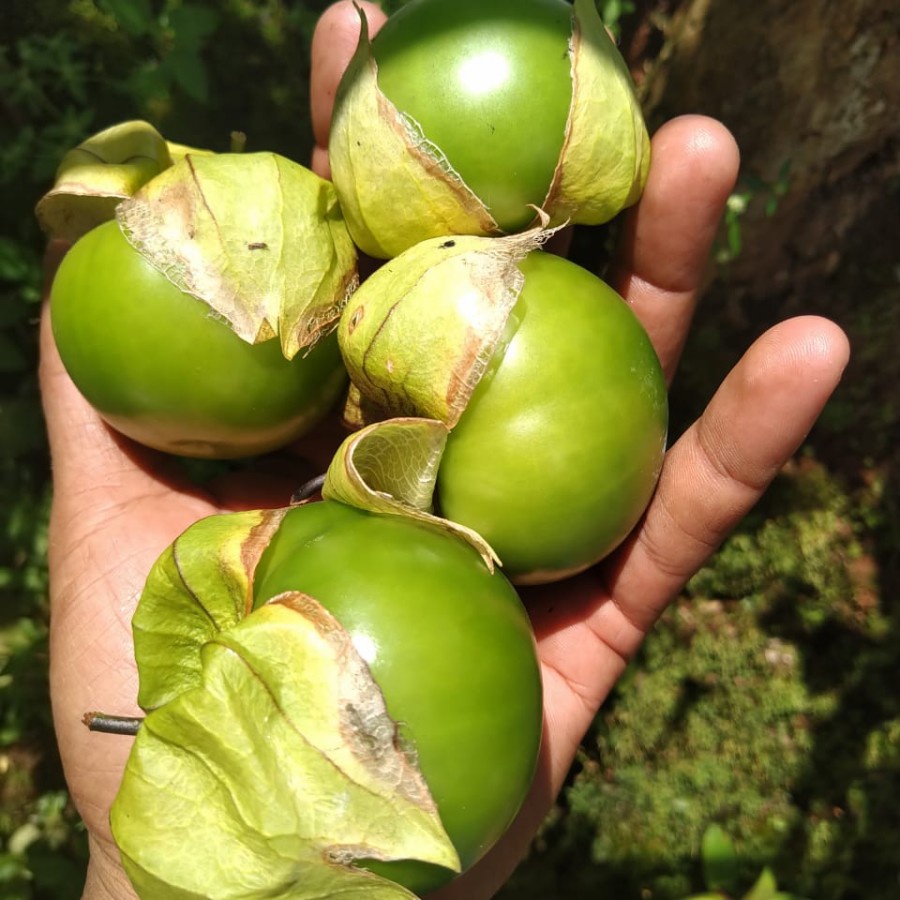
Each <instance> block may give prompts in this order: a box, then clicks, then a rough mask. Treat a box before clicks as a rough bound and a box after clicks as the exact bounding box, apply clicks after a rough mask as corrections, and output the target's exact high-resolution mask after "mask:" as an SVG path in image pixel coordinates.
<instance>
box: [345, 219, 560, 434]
mask: <svg viewBox="0 0 900 900" xmlns="http://www.w3.org/2000/svg"><path fill="white" fill-rule="evenodd" d="M551 233H552V232H549V231H545V230H543V229H533V230H532V231H528V232H523V233H522V234H519V235H511V236H508V237H504V238H485V237H474V236H471V235H463V236H457V237H454V238H435V239H432V240H428V241H423V242H422V243H420V244H417V245H416V246H415V247H412V248H410V249H409V250H407V251H406V252H404V253H402V254H401V255H400V256H398V257H396V258H395V259H393V260H391V261H390V262H389V263H387V264H386V265H384V266H382V267H381V269H379V270H378V271H377V272H376V273H375V274H374V275H372V276H371V277H370V278H369V279H368V280H367V281H366V282H364V284H363V285H362V286H361V287H360V288H359V290H358V291H357V292H356V294H354V296H353V297H352V299H351V301H350V303H349V304H348V305H347V307H346V308H345V309H344V312H343V313H342V315H341V320H340V322H339V324H338V344H339V345H340V347H341V353H342V355H343V357H344V363H345V365H346V367H347V371H348V372H349V374H350V378H351V381H352V382H353V385H354V387H355V388H356V390H357V391H358V392H359V394H361V395H362V397H363V398H365V399H366V400H367V401H369V404H368V405H369V406H374V407H375V408H376V409H378V410H380V411H381V412H383V413H384V415H387V416H421V417H424V418H431V419H437V420H438V421H440V422H443V423H444V424H445V425H446V426H447V427H448V428H452V427H453V426H454V425H455V424H456V422H457V421H458V420H459V417H460V415H462V412H463V410H464V409H465V408H466V405H467V403H468V402H469V398H470V397H471V396H472V392H473V391H474V390H475V386H476V385H477V384H478V381H479V380H480V378H481V377H482V375H483V374H484V372H485V369H486V367H487V366H488V363H489V362H490V360H491V358H492V356H493V355H494V352H495V350H496V348H497V346H498V343H499V341H500V339H501V337H502V335H503V333H504V329H505V327H506V322H507V319H508V317H509V314H510V312H511V310H512V308H513V307H514V306H515V304H516V301H517V300H518V297H519V294H520V293H521V290H522V286H523V284H524V281H525V278H524V276H523V275H522V273H521V271H520V270H519V268H518V266H517V263H518V262H519V261H520V260H521V259H523V258H524V257H525V256H526V255H527V254H528V253H529V252H531V251H532V250H534V249H536V248H537V247H539V246H540V245H541V244H542V243H543V242H544V241H545V240H546V239H547V238H548V237H549V236H550V234H551ZM356 399H357V402H355V403H354V406H353V409H352V414H353V415H356V416H358V415H360V414H363V415H364V414H365V413H366V404H362V403H359V402H358V398H356Z"/></svg>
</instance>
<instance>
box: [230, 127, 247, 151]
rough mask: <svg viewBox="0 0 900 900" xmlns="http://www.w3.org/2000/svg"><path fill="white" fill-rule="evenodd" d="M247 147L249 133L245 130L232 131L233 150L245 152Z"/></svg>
mask: <svg viewBox="0 0 900 900" xmlns="http://www.w3.org/2000/svg"><path fill="white" fill-rule="evenodd" d="M246 147H247V135H246V134H245V133H244V132H243V131H232V132H231V152H232V153H243V152H244V150H245V149H246Z"/></svg>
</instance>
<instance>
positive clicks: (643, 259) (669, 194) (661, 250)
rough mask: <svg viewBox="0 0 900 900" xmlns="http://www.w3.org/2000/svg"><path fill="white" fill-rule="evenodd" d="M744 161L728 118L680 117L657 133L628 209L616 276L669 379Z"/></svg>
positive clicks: (611, 274)
mask: <svg viewBox="0 0 900 900" xmlns="http://www.w3.org/2000/svg"><path fill="white" fill-rule="evenodd" d="M739 164H740V154H739V153H738V148H737V144H736V143H735V140H734V138H733V137H732V136H731V133H730V132H729V131H728V129H726V128H725V126H724V125H722V124H721V123H720V122H717V121H716V120H715V119H710V118H707V117H705V116H681V117H679V118H677V119H672V120H671V121H669V122H667V123H666V124H665V125H663V126H662V127H661V128H660V129H659V130H658V131H657V132H656V134H655V135H654V136H653V141H652V156H651V162H650V173H649V175H648V178H647V185H646V187H645V189H644V193H643V195H642V197H641V199H640V201H639V202H638V203H637V205H636V206H634V207H633V208H632V209H630V210H629V211H628V213H627V214H626V218H625V222H624V227H623V231H622V238H621V241H620V244H619V247H618V249H617V253H616V257H615V259H614V261H613V265H612V268H611V270H610V272H609V281H610V283H611V284H612V286H613V287H614V288H616V290H617V291H618V292H619V293H620V294H621V295H622V296H623V297H624V298H625V300H626V301H627V302H628V303H629V304H630V305H631V308H632V309H633V310H634V311H635V313H636V314H637V316H638V318H639V319H640V320H641V322H642V323H643V325H644V328H645V329H646V330H647V332H648V334H649V335H650V339H651V340H652V341H653V346H654V347H655V348H656V352H657V354H658V355H659V358H660V362H661V363H662V366H663V369H664V371H665V373H666V378H667V380H668V381H671V380H672V376H673V374H674V371H675V367H676V366H677V364H678V358H679V356H680V355H681V350H682V347H683V345H684V340H685V338H686V336H687V332H688V328H689V326H690V322H691V318H692V317H693V313H694V308H695V306H696V303H697V296H698V293H699V292H700V289H701V287H702V286H703V282H704V281H705V279H706V277H707V274H708V264H709V258H710V251H711V249H712V244H713V240H714V239H715V236H716V231H717V230H718V227H719V222H720V221H721V219H722V214H723V212H724V210H725V203H726V201H727V200H728V196H729V194H730V193H731V191H732V190H733V188H734V183H735V181H736V179H737V174H738V166H739Z"/></svg>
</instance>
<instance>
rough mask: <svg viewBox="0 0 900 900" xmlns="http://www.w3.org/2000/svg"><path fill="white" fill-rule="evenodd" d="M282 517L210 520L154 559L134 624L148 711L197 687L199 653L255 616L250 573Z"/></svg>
mask: <svg viewBox="0 0 900 900" xmlns="http://www.w3.org/2000/svg"><path fill="white" fill-rule="evenodd" d="M283 515H284V510H272V511H264V510H253V511H250V512H239V513H229V514H223V515H218V516H209V517H207V518H205V519H201V520H200V521H199V522H196V523H195V524H194V525H192V526H191V527H190V528H188V529H187V530H186V531H185V532H184V533H183V534H181V536H180V537H178V538H177V539H176V540H175V541H174V542H173V543H172V544H171V545H170V546H169V547H168V548H167V549H166V551H165V552H164V553H163V554H162V555H161V556H160V557H159V559H158V560H157V561H156V563H155V564H154V566H153V568H152V569H151V570H150V574H149V575H148V577H147V581H146V583H145V585H144V591H143V593H142V594H141V598H140V601H139V603H138V606H137V609H136V611H135V614H134V617H133V619H132V629H133V631H134V656H135V661H136V662H137V668H138V675H139V678H140V690H139V692H138V703H139V704H140V706H141V707H142V708H143V709H145V710H151V709H155V708H157V707H159V706H162V705H163V704H164V703H168V702H169V701H170V700H172V699H174V698H175V697H177V696H178V695H179V694H182V693H184V692H185V691H187V690H190V689H191V688H193V687H196V686H197V685H198V684H199V683H200V677H201V671H202V663H201V659H200V651H201V648H202V647H203V646H204V644H206V643H207V642H209V641H211V640H214V639H215V638H216V637H217V636H218V634H219V633H220V632H221V631H223V630H225V629H227V628H230V627H232V626H233V625H236V624H237V623H238V622H240V621H241V620H242V619H243V618H244V617H245V616H246V615H247V614H248V613H249V612H250V609H251V608H252V596H251V592H252V588H251V578H252V573H253V571H254V570H255V568H256V563H257V562H258V560H259V557H260V556H261V555H262V552H263V550H265V548H266V545H267V544H268V542H269V538H270V536H271V535H272V534H273V533H274V532H275V531H276V530H277V529H278V526H279V525H280V524H281V519H282V517H283ZM210 548H215V549H214V550H211V549H210Z"/></svg>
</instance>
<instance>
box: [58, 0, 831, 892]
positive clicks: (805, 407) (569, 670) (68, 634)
mask: <svg viewBox="0 0 900 900" xmlns="http://www.w3.org/2000/svg"><path fill="white" fill-rule="evenodd" d="M362 5H364V6H366V9H367V13H368V15H369V20H370V22H371V23H373V25H377V24H379V23H380V22H381V21H383V16H382V15H381V13H380V12H379V11H378V10H377V8H376V7H374V6H372V5H370V4H365V3H364V4H362ZM357 29H358V16H357V14H356V11H355V10H354V8H353V6H352V4H351V3H349V2H342V3H340V4H338V5H336V6H334V7H332V8H331V9H329V10H328V11H327V12H326V13H325V15H324V16H323V17H322V20H321V21H320V23H319V27H318V29H317V31H316V35H315V38H314V43H313V69H312V103H313V106H312V115H313V126H314V131H315V136H316V143H317V148H316V150H315V154H314V165H315V167H316V169H317V171H318V172H319V173H320V174H325V173H327V155H326V151H325V150H324V148H325V147H326V146H327V136H328V123H329V121H330V111H331V106H332V102H333V98H334V92H335V89H336V87H337V83H338V81H339V79H340V75H341V72H342V71H343V69H344V67H345V66H346V64H347V61H348V59H349V57H350V55H351V54H352V52H353V49H354V47H355V45H356V40H357ZM737 169H738V152H737V148H736V146H735V143H734V140H733V139H732V137H731V135H730V134H729V133H728V132H727V131H726V130H725V129H724V128H723V127H722V126H721V125H720V124H718V123H716V122H714V121H710V120H709V119H705V118H700V117H686V118H680V119H676V120H674V121H671V122H669V123H668V124H667V125H665V126H663V127H662V128H661V129H660V130H659V131H658V132H657V134H656V135H655V136H654V142H653V163H652V165H651V170H650V175H649V179H648V184H647V188H646V191H645V193H644V196H643V197H642V199H641V201H640V203H639V204H638V205H637V206H636V207H634V208H633V209H632V210H630V211H629V213H628V215H627V219H626V223H625V227H624V230H623V238H622V243H621V245H620V246H619V248H618V251H617V255H616V259H615V262H614V265H613V267H612V270H611V271H610V273H609V277H610V278H611V280H612V283H613V285H614V286H615V287H616V289H617V290H618V291H619V292H620V293H621V294H622V295H623V297H624V298H625V299H626V301H627V302H628V303H629V304H630V305H631V307H632V309H633V310H634V311H635V313H636V314H637V315H638V317H639V318H640V319H641V321H642V322H643V324H644V326H645V327H646V328H647V330H648V332H649V334H650V336H651V339H652V340H653V343H654V346H655V348H656V350H657V353H658V354H659V356H660V359H661V360H662V364H663V368H664V370H665V372H666V374H667V376H668V377H669V378H671V377H672V376H673V375H674V372H675V368H676V365H677V362H678V357H679V355H680V352H681V349H682V346H683V344H684V340H685V336H686V334H687V330H688V326H689V324H690V320H691V317H692V314H693V311H694V307H695V302H696V298H697V292H698V289H699V287H700V284H701V282H702V280H703V276H704V272H705V267H706V261H707V259H708V255H709V250H710V246H711V244H712V240H713V237H714V235H715V233H716V229H717V225H718V222H719V220H720V217H721V215H722V212H723V209H724V204H725V200H726V198H727V197H728V195H729V193H730V192H731V190H732V188H733V185H734V182H735V178H736V175H737ZM52 256H53V253H51V260H52ZM848 353H849V349H848V345H847V340H846V337H845V336H844V334H843V332H842V331H841V330H840V329H839V328H838V327H837V326H836V325H834V324H833V323H831V322H829V321H827V320H825V319H821V318H818V317H800V318H795V319H791V320H788V321H785V322H782V323H779V324H777V325H775V326H774V327H773V328H771V329H770V330H769V331H767V332H766V333H765V334H763V335H762V336H761V337H760V338H759V339H758V340H757V341H756V342H755V343H754V344H753V345H752V346H751V347H750V348H749V349H748V350H747V352H746V354H745V355H744V357H743V358H742V359H741V360H740V361H739V362H738V363H737V365H736V366H735V368H734V369H733V370H732V372H731V373H730V374H729V375H728V376H727V377H726V379H725V381H724V382H723V384H722V385H721V386H720V388H719V389H718V391H717V392H716V394H715V395H714V397H713V398H712V399H711V400H710V402H709V405H708V407H707V408H706V410H705V411H704V413H703V415H702V416H701V418H700V419H699V420H698V421H697V422H696V423H694V424H693V425H692V426H691V427H690V428H689V429H687V431H686V432H685V433H684V434H683V435H682V436H681V437H680V438H679V440H678V441H677V443H675V444H674V446H673V447H672V448H671V449H670V450H669V452H668V454H667V456H666V461H665V464H664V467H663V471H662V475H661V477H660V481H659V485H658V488H657V491H656V494H655V495H654V498H653V500H652V502H651V504H650V506H649V508H648V510H647V512H646V514H645V516H644V518H643V519H642V521H641V522H640V524H639V525H638V527H637V528H636V530H635V531H634V532H633V533H632V534H631V535H630V536H629V538H628V539H627V540H626V542H625V543H624V544H623V545H622V546H621V547H620V548H619V549H618V550H617V551H616V553H615V554H614V555H613V556H612V557H611V558H609V559H608V560H607V561H606V562H605V563H604V564H603V565H601V566H599V567H595V568H593V569H591V570H589V571H588V572H586V573H585V574H584V575H582V576H579V577H578V578H576V579H573V580H571V581H568V582H564V583H561V584H558V585H555V586H549V587H545V588H540V589H535V590H532V591H528V592H527V593H526V595H525V596H526V601H527V605H528V608H529V611H530V613H531V618H532V624H533V626H534V628H535V631H536V634H537V639H538V647H539V652H540V656H541V661H542V667H543V680H544V692H545V732H544V744H543V748H542V753H541V758H540V762H539V769H538V775H537V778H536V780H535V782H534V785H533V788H532V790H531V793H530V795H529V797H528V799H527V801H526V804H525V806H524V808H523V810H522V811H521V813H520V815H519V816H518V818H517V820H516V822H515V823H514V824H513V826H512V828H511V829H510V830H509V831H508V832H507V834H506V835H505V836H504V837H503V838H502V839H501V841H500V842H499V843H498V844H497V846H496V847H495V849H494V850H493V851H492V852H491V853H489V854H488V855H487V856H486V857H485V859H484V860H483V861H482V862H481V863H479V864H477V865H476V866H475V867H473V869H472V870H471V871H470V872H469V873H468V874H466V875H464V876H462V877H461V878H460V879H458V880H457V881H455V882H454V883H453V884H451V885H450V886H448V887H446V888H443V889H441V890H440V891H439V892H437V893H435V894H433V895H432V896H434V897H438V898H440V900H484V898H488V897H490V896H492V895H493V894H494V893H495V892H496V891H497V890H498V888H499V887H500V886H501V885H502V884H503V883H504V882H505V881H506V879H507V878H508V877H509V874H510V872H511V871H512V870H513V868H514V867H515V866H516V865H517V863H518V862H519V861H520V860H521V858H522V856H523V855H524V854H525V852H526V850H527V847H528V845H529V842H530V841H531V839H532V837H533V835H534V833H535V830H536V829H537V827H538V826H539V824H540V823H541V821H542V820H543V818H544V816H545V815H546V813H547V811H548V809H549V807H550V805H551V804H552V802H553V799H554V798H555V796H556V794H557V793H558V791H559V790H560V788H561V786H562V783H563V780H564V778H565V776H566V774H567V773H568V771H569V769H570V766H571V764H572V761H573V759H574V755H575V752H576V750H577V748H578V745H579V742H580V740H581V738H582V737H583V736H584V734H585V732H586V730H587V729H588V727H589V726H590V723H591V721H592V720H593V718H594V715H595V714H596V712H597V709H598V708H599V706H600V704H601V703H602V702H603V700H604V698H605V697H606V696H607V694H608V693H609V691H610V689H611V688H612V687H613V685H614V684H615V683H616V681H617V679H618V678H619V677H620V676H621V674H622V672H623V671H624V669H625V667H626V665H627V663H628V661H629V660H630V659H631V658H632V657H633V656H634V654H635V653H636V652H637V650H638V648H639V646H640V644H641V642H642V640H643V638H644V636H645V635H646V633H647V631H648V630H649V629H650V628H651V627H652V626H653V624H654V622H655V621H656V619H657V618H658V616H659V615H660V614H661V613H662V611H663V610H664V609H665V607H666V606H667V604H668V603H669V602H670V601H671V600H672V599H673V598H674V597H675V596H676V595H677V594H678V592H679V590H680V589H681V587H682V585H683V584H684V583H685V581H686V580H687V579H688V578H689V577H690V576H691V575H692V574H693V573H694V572H696V571H697V569H698V568H699V567H700V566H701V565H702V564H703V563H704V562H705V561H706V560H707V559H708V558H709V556H710V555H711V554H712V553H713V552H714V551H715V549H716V548H717V547H718V546H719V544H720V543H721V541H722V540H723V539H724V538H725V536H726V535H727V534H728V533H729V532H730V531H731V530H732V529H733V528H734V527H735V525H737V524H738V522H740V520H741V519H742V518H743V516H744V515H745V514H746V513H747V512H748V511H749V510H750V509H751V508H752V507H753V505H754V504H755V503H756V501H757V500H758V499H759V497H760V496H761V494H762V493H763V491H764V490H765V489H766V487H767V486H768V484H769V483H770V481H771V480H772V478H774V476H775V475H776V474H777V473H778V471H779V470H780V469H781V467H782V466H783V465H784V463H785V462H786V460H787V459H789V458H790V456H791V455H792V454H793V453H794V452H795V450H796V449H797V447H798V446H799V445H800V443H801V442H802V441H803V439H804V437H805V436H806V433H807V431H808V430H809V428H810V427H811V426H812V424H813V423H814V422H815V420H816V418H817V417H818V415H819V413H820V412H821V410H822V407H823V406H824V404H825V402H826V401H827V399H828V397H829V396H830V394H831V392H832V391H833V389H834V387H835V386H836V384H837V383H838V381H839V379H840V375H841V372H842V371H843V369H844V367H845V365H846V363H847V358H848ZM41 383H42V387H43V397H44V409H45V412H46V418H47V426H48V433H49V438H50V446H51V452H52V454H53V477H54V504H53V510H52V516H51V526H50V548H49V551H50V579H51V595H52V596H51V648H50V649H51V662H50V678H51V695H52V702H53V714H54V721H55V724H56V733H57V737H58V740H59V747H60V752H61V755H62V759H63V765H64V768H65V774H66V778H67V780H68V784H69V788H70V791H71V794H72V797H73V799H74V801H75V803H76V805H77V807H78V810H79V812H80V813H81V815H82V817H83V818H84V821H85V824H86V826H87V829H88V832H89V836H90V848H91V860H90V864H89V868H88V878H87V884H86V887H85V892H84V897H85V898H86V900H128V898H131V897H133V896H134V894H133V892H132V891H131V888H130V887H129V885H128V883H127V880H126V878H125V876H124V873H123V871H122V869H121V867H120V865H119V862H118V856H117V853H116V849H115V846H114V845H113V843H112V840H111V837H110V833H109V827H108V812H109V806H110V803H111V802H112V798H113V797H114V795H115V792H116V790H117V788H118V785H119V783H120V780H121V776H122V770H123V767H124V765H125V760H126V757H127V755H128V752H129V748H130V743H131V741H130V739H129V738H125V737H120V736H115V735H98V734H94V733H91V732H88V731H87V729H86V728H85V727H84V725H83V724H82V722H81V717H82V714H83V713H84V712H85V711H86V710H91V709H102V710H105V711H111V712H117V713H120V714H132V715H136V714H138V713H139V710H138V709H137V708H136V705H135V696H136V692H137V686H136V674H135V670H134V663H133V647H132V642H131V629H130V620H131V615H132V613H133V611H134V606H135V603H136V601H137V597H138V595H139V593H140V590H141V586H142V584H143V581H144V579H145V577H146V575H147V572H148V571H149V569H150V566H151V565H152V563H153V561H154V560H155V559H156V557H157V556H158V555H159V554H160V553H161V552H162V550H164V549H165V547H166V546H167V545H168V544H169V543H170V542H171V541H172V540H173V539H174V538H175V537H176V536H177V535H178V534H179V533H180V532H181V531H183V530H184V529H185V528H186V527H187V526H188V525H190V524H191V523H192V522H194V521H196V520H197V519H198V518H200V517H201V516H205V515H209V514H211V513H215V512H220V511H223V510H231V509H250V508H258V507H263V506H280V505H284V503H285V500H286V498H287V497H289V496H290V493H291V492H292V491H293V490H294V489H295V488H296V486H297V484H298V482H302V481H303V479H304V477H305V475H304V472H309V471H310V468H311V469H312V470H313V471H316V470H320V468H319V467H320V466H321V465H322V464H323V463H324V461H325V460H326V459H327V458H328V457H329V456H330V450H331V446H332V445H333V441H334V440H336V439H337V434H334V435H332V438H331V439H330V440H323V441H322V442H321V445H320V446H313V445H312V444H311V443H309V442H307V443H306V444H305V445H304V446H303V447H301V448H299V452H300V453H302V454H304V455H305V456H307V457H313V458H314V461H313V464H312V466H311V467H310V466H306V467H304V466H302V465H301V464H300V462H299V461H298V460H294V461H292V462H291V464H290V465H289V466H287V468H286V470H285V467H283V466H279V465H278V464H277V463H276V462H275V461H273V464H272V467H271V468H270V469H268V470H260V469H257V470H256V471H254V472H250V473H243V474H240V475H235V476H233V477H230V478H224V479H221V480H219V481H217V482H215V483H213V484H211V485H208V487H207V489H206V490H202V491H201V490H199V489H197V488H195V487H192V486H191V485H189V484H187V483H185V482H184V481H183V480H180V479H179V477H178V474H177V471H178V470H177V469H175V468H174V467H173V466H172V464H171V462H170V461H168V460H167V459H166V458H165V457H163V456H161V455H160V454H157V453H154V452H151V451H144V450H141V449H140V448H137V447H135V446H134V445H132V444H130V443H128V442H127V441H122V440H119V439H117V438H116V437H115V436H114V435H113V434H112V432H111V431H110V430H109V429H108V428H107V427H106V426H105V425H104V424H103V423H102V421H101V420H100V419H99V418H98V416H97V415H96V413H94V412H93V410H92V409H91V408H90V407H89V406H88V405H87V403H85V401H84V400H83V399H82V398H81V397H80V395H79V394H78V392H77V391H76V390H75V388H74V386H73V385H72V383H71V381H70V380H69V378H68V376H67V375H66V374H65V372H64V370H63V368H62V366H61V365H60V362H59V358H58V355H57V353H56V350H55V347H54V344H53V340H52V335H51V332H50V329H49V322H48V321H47V318H46V316H45V318H44V320H43V324H42V362H41ZM285 471H286V474H283V473H285Z"/></svg>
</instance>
